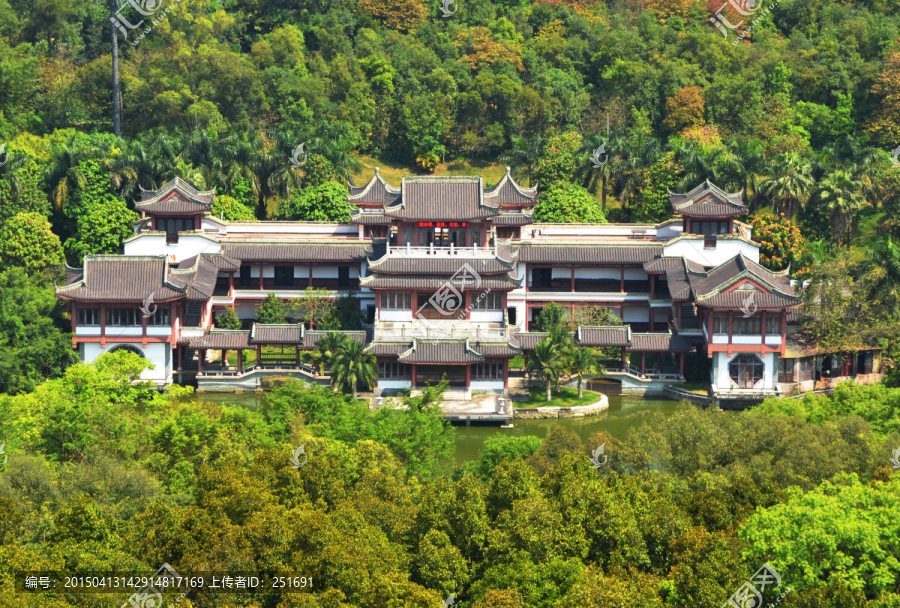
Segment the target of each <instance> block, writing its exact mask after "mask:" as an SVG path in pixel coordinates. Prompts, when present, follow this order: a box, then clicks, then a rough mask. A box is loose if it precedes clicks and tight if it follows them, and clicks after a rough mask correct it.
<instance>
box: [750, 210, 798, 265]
mask: <svg viewBox="0 0 900 608" xmlns="http://www.w3.org/2000/svg"><path fill="white" fill-rule="evenodd" d="M750 226H751V227H752V228H753V236H752V238H753V240H754V241H755V242H757V243H759V244H760V250H759V263H760V264H761V265H763V266H765V267H766V268H768V269H769V270H775V271H779V270H784V269H785V268H787V267H788V266H790V268H791V274H795V275H796V274H803V273H805V272H806V267H807V265H808V264H809V251H808V250H807V248H806V239H804V238H803V235H802V234H800V228H798V227H797V226H795V225H794V224H793V223H792V222H791V221H790V220H788V219H787V218H785V217H784V216H783V215H782V216H776V215H774V214H772V213H763V214H761V215H757V216H756V217H754V218H753V219H751V220H750Z"/></svg>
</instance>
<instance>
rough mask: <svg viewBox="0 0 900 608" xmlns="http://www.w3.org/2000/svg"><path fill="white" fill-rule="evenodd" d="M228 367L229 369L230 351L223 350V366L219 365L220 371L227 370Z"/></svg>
mask: <svg viewBox="0 0 900 608" xmlns="http://www.w3.org/2000/svg"><path fill="white" fill-rule="evenodd" d="M226 367H228V351H227V350H223V351H222V363H221V365H219V369H225V368H226Z"/></svg>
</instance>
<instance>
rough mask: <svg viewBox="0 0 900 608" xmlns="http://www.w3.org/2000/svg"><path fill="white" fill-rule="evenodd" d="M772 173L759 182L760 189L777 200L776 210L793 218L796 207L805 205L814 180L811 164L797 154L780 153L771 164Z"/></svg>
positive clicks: (788, 217)
mask: <svg viewBox="0 0 900 608" xmlns="http://www.w3.org/2000/svg"><path fill="white" fill-rule="evenodd" d="M771 171H772V174H771V177H769V179H767V180H765V181H764V182H763V183H762V184H761V190H762V192H763V193H765V194H766V195H768V196H770V197H772V198H773V199H775V201H777V204H776V209H775V210H776V212H781V213H784V215H785V217H786V218H787V219H791V218H793V217H794V216H795V215H796V214H797V211H798V210H799V209H798V208H799V207H801V206H803V207H805V206H806V201H807V200H808V199H809V195H810V193H811V192H812V189H813V185H814V184H815V180H814V179H813V176H812V165H811V164H810V163H809V162H808V161H807V160H805V159H804V158H802V157H801V156H800V155H799V154H795V153H790V154H780V155H779V156H778V158H777V159H776V160H775V162H774V163H773V165H772V168H771Z"/></svg>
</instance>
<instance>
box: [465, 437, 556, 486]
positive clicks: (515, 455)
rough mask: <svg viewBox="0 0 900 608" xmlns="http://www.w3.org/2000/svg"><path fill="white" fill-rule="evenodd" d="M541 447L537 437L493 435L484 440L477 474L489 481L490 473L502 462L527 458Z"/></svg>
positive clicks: (479, 455)
mask: <svg viewBox="0 0 900 608" xmlns="http://www.w3.org/2000/svg"><path fill="white" fill-rule="evenodd" d="M540 446H541V440H540V439H538V438H537V437H532V436H524V437H513V436H510V435H493V436H491V437H488V438H487V439H485V441H484V443H483V444H481V450H480V451H479V453H478V472H479V473H480V474H481V477H482V478H484V479H489V478H490V477H491V473H492V472H493V471H494V469H495V468H497V465H499V464H500V463H501V462H503V461H504V460H517V459H519V458H527V457H528V456H531V455H532V454H534V453H535V452H537V450H538V448H539V447H540Z"/></svg>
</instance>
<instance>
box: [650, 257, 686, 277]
mask: <svg viewBox="0 0 900 608" xmlns="http://www.w3.org/2000/svg"><path fill="white" fill-rule="evenodd" d="M678 264H681V258H665V257H664V258H658V259H656V260H650V261H649V262H644V272H646V273H647V274H666V271H667V270H668V269H669V268H671V267H672V266H676V265H678Z"/></svg>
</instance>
